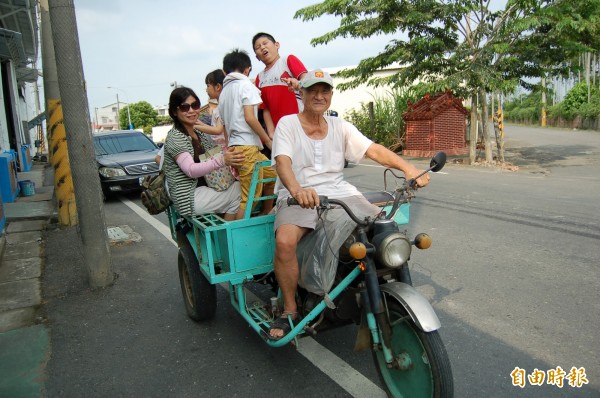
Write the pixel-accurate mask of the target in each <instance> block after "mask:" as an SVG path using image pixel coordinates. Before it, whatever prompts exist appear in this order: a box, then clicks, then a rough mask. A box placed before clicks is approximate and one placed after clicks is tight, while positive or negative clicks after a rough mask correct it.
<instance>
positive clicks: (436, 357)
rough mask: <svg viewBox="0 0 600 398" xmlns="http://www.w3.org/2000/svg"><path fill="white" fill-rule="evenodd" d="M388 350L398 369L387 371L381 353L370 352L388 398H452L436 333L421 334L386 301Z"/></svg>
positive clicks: (446, 362) (397, 306)
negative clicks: (389, 324) (390, 339)
mask: <svg viewBox="0 0 600 398" xmlns="http://www.w3.org/2000/svg"><path fill="white" fill-rule="evenodd" d="M388 309H389V313H390V322H391V325H392V351H393V353H394V355H395V356H396V358H397V359H398V363H399V365H400V366H399V367H400V368H402V369H397V368H391V369H390V368H388V367H387V364H386V362H385V358H384V357H383V352H382V351H373V359H374V360H375V366H376V367H377V371H378V373H379V375H380V377H381V380H382V382H383V384H384V386H385V388H386V390H387V393H388V394H389V396H391V397H428V398H429V397H435V398H450V397H453V396H454V382H453V379H452V369H451V368H450V360H449V359H448V354H447V353H446V349H445V348H444V343H443V342H442V339H441V338H440V336H439V334H438V332H437V331H433V332H423V331H422V330H421V329H419V327H418V326H417V325H415V323H414V322H413V321H412V319H411V318H410V315H408V314H407V313H406V310H405V309H404V307H402V305H401V304H399V303H398V302H396V301H393V300H389V301H388Z"/></svg>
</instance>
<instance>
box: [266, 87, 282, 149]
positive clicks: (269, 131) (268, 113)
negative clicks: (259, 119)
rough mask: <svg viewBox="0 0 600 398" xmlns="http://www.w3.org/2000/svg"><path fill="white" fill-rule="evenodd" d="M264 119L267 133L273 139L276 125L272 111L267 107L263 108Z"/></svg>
mask: <svg viewBox="0 0 600 398" xmlns="http://www.w3.org/2000/svg"><path fill="white" fill-rule="evenodd" d="M282 80H283V79H282ZM263 120H264V121H265V126H266V127H267V134H269V137H270V138H271V139H273V135H274V134H275V125H274V124H273V118H272V117H271V111H269V110H268V109H267V108H265V109H263Z"/></svg>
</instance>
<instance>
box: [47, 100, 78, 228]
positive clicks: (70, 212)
mask: <svg viewBox="0 0 600 398" xmlns="http://www.w3.org/2000/svg"><path fill="white" fill-rule="evenodd" d="M48 114H49V118H48V122H47V123H48V124H47V131H48V147H49V148H48V154H49V156H50V164H51V165H52V167H54V189H55V193H56V200H57V202H58V222H59V223H60V224H61V225H69V226H73V225H77V206H76V205H75V190H74V189H73V177H72V176H71V165H70V163H69V152H68V148H67V134H66V132H65V125H64V123H63V111H62V105H61V102H60V100H57V99H51V100H48Z"/></svg>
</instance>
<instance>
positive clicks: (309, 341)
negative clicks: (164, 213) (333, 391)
mask: <svg viewBox="0 0 600 398" xmlns="http://www.w3.org/2000/svg"><path fill="white" fill-rule="evenodd" d="M121 202H123V204H124V205H125V206H127V207H129V208H130V209H131V210H133V212H134V213H136V214H137V215H138V216H140V217H141V218H142V219H144V220H145V221H147V222H148V224H150V225H152V226H153V227H154V228H155V229H156V230H158V232H160V233H161V234H162V235H164V236H165V237H166V238H167V240H168V241H170V242H171V243H173V244H174V245H177V242H175V241H173V239H172V238H171V231H170V229H169V227H167V226H166V225H164V224H163V223H162V222H160V221H158V220H157V219H156V218H154V217H152V216H151V215H150V214H148V212H147V211H146V210H145V209H143V208H141V207H140V206H138V205H136V204H135V203H133V202H132V201H130V200H129V199H125V198H121ZM222 286H223V287H224V288H225V289H227V285H226V284H225V285H223V284H222ZM246 294H248V295H249V296H252V297H250V298H251V299H252V300H253V301H254V300H256V301H260V299H259V298H258V297H256V296H255V295H254V294H253V293H252V292H250V291H248V290H247V289H246ZM297 351H298V352H299V353H300V354H302V356H304V357H305V358H306V359H308V360H309V361H310V362H311V363H312V364H313V365H314V366H316V367H317V368H319V369H320V370H321V371H322V372H323V373H325V374H326V375H327V376H329V377H330V378H331V380H333V381H334V382H335V383H337V384H338V385H339V386H340V387H342V388H343V389H344V390H346V391H347V392H348V393H349V394H350V395H352V396H353V397H357V398H360V397H369V398H370V397H386V396H387V395H386V393H385V391H383V390H382V389H381V388H379V386H378V385H376V384H375V383H373V382H372V381H371V380H369V379H368V378H366V377H365V376H363V375H362V374H361V373H360V372H359V371H357V370H356V369H354V368H353V367H352V366H350V365H349V364H348V363H346V362H344V361H343V360H342V359H341V358H339V357H338V356H337V355H335V354H334V353H332V352H331V351H329V350H328V349H327V348H325V347H323V346H322V345H321V344H319V343H317V341H316V340H315V339H313V338H311V337H307V338H303V339H301V340H300V341H299V343H298V347H297Z"/></svg>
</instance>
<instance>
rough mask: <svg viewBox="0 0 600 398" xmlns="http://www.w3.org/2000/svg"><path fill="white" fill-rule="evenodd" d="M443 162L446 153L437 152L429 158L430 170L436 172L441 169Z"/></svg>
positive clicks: (444, 161)
mask: <svg viewBox="0 0 600 398" xmlns="http://www.w3.org/2000/svg"><path fill="white" fill-rule="evenodd" d="M445 164H446V154H445V153H444V152H438V153H436V154H435V155H434V156H433V157H432V158H431V162H429V167H431V171H433V172H434V173H436V172H438V171H440V170H441V169H443V168H444V165H445Z"/></svg>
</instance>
